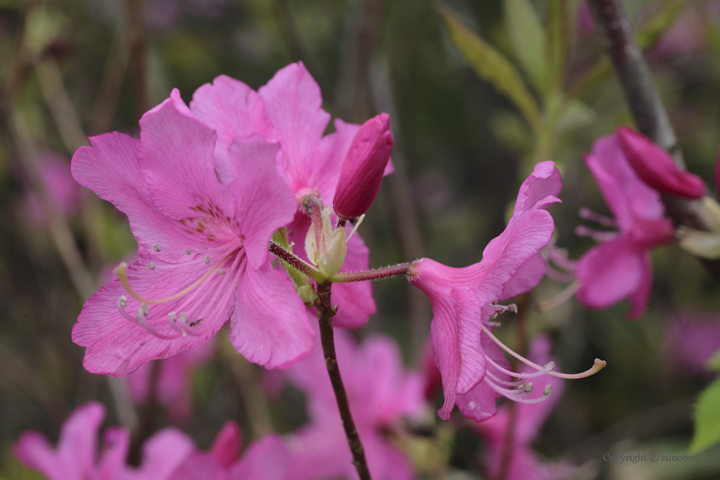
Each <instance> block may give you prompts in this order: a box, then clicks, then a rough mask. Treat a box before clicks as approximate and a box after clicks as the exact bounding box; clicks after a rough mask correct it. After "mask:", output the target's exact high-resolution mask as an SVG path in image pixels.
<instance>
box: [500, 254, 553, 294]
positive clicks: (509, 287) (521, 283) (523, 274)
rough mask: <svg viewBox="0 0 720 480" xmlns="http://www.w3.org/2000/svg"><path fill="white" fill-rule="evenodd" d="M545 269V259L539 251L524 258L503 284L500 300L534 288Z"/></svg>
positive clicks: (543, 274)
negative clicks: (523, 261)
mask: <svg viewBox="0 0 720 480" xmlns="http://www.w3.org/2000/svg"><path fill="white" fill-rule="evenodd" d="M546 269H547V265H546V264H545V259H544V258H543V256H542V254H540V253H536V254H535V255H533V256H532V257H530V258H528V259H527V260H525V263H523V264H522V265H521V266H520V268H519V269H518V270H517V272H515V274H514V275H513V276H512V277H511V278H510V280H508V282H507V283H506V284H505V288H504V289H503V293H502V295H501V297H500V300H501V301H502V300H509V299H511V298H513V297H517V296H518V295H520V294H523V293H525V292H529V291H530V290H532V289H533V288H535V287H536V286H537V284H538V283H540V281H541V280H542V279H543V277H544V276H545V271H546Z"/></svg>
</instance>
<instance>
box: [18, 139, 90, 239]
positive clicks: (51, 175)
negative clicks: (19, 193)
mask: <svg viewBox="0 0 720 480" xmlns="http://www.w3.org/2000/svg"><path fill="white" fill-rule="evenodd" d="M38 160H39V162H40V167H41V171H40V177H41V181H42V182H43V186H44V188H45V190H46V193H47V194H48V195H49V197H50V200H51V201H52V202H53V204H54V205H55V206H56V207H57V208H58V209H59V210H60V212H61V213H62V214H64V215H65V216H71V215H74V214H75V213H77V212H78V209H79V208H80V188H79V187H78V184H77V183H76V182H75V180H73V178H72V175H71V174H70V162H68V161H67V159H66V158H64V157H61V156H60V155H57V154H55V153H50V152H48V153H44V154H42V155H40V156H39V157H38ZM22 210H23V216H26V218H28V219H29V220H30V221H31V222H32V223H34V224H35V225H45V224H47V222H48V213H47V212H46V211H45V208H44V207H43V204H42V201H41V200H40V197H39V196H38V194H37V193H35V192H33V191H32V190H31V189H30V188H29V187H28V191H27V193H26V194H25V200H24V202H23V205H22Z"/></svg>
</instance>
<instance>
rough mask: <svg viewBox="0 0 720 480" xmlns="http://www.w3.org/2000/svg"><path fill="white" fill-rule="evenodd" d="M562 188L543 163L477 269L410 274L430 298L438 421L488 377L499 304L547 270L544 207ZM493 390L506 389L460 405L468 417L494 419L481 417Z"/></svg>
mask: <svg viewBox="0 0 720 480" xmlns="http://www.w3.org/2000/svg"><path fill="white" fill-rule="evenodd" d="M560 188H561V179H560V173H559V172H558V171H557V169H556V168H555V165H554V163H553V162H542V163H539V164H538V165H536V167H535V170H534V171H533V173H532V174H531V175H530V176H529V177H528V178H527V179H526V180H525V182H523V185H522V186H521V188H520V192H519V194H518V198H517V202H516V203H515V209H514V211H513V216H512V218H511V219H510V222H509V223H508V226H507V227H506V228H505V231H504V232H503V233H502V234H500V236H498V237H497V238H495V239H493V240H492V241H491V242H490V243H489V244H488V245H487V247H486V248H485V250H484V251H483V258H482V260H481V261H480V263H477V264H475V265H471V266H469V267H465V268H452V267H448V266H445V265H442V264H440V263H438V262H435V261H434V260H430V259H427V258H426V259H421V260H419V261H418V262H417V263H416V264H415V265H414V266H413V267H412V268H411V269H410V271H409V277H410V281H411V282H412V284H413V285H415V286H416V287H418V288H420V289H421V290H422V291H423V292H424V293H425V294H426V295H427V296H428V298H429V299H430V304H431V306H432V309H433V320H432V324H431V327H430V335H431V341H432V347H433V354H434V356H435V363H436V364H437V366H438V369H439V370H440V374H441V375H442V384H443V393H444V396H445V402H444V404H443V406H442V408H440V410H439V411H438V415H440V418H442V419H445V420H447V419H449V418H450V414H451V412H452V409H453V407H454V405H455V403H456V400H457V396H458V395H465V394H468V393H469V392H471V391H472V390H473V389H474V388H475V387H476V386H478V385H479V384H480V382H482V381H483V379H485V378H486V371H487V365H488V364H489V363H490V364H491V362H492V361H494V360H493V359H492V358H491V357H492V356H494V354H492V355H491V352H492V351H486V346H487V345H488V343H487V339H484V338H483V337H484V335H483V333H482V327H483V322H488V321H489V320H490V318H491V316H493V315H495V314H496V313H498V312H500V311H503V310H504V309H505V308H504V307H500V306H497V305H495V302H498V301H500V300H503V299H507V298H510V297H511V296H513V295H516V294H517V293H520V292H522V291H526V290H527V289H529V288H532V287H533V286H534V285H535V284H536V283H537V282H538V281H539V280H540V278H541V277H542V273H544V269H545V265H544V262H541V260H542V258H541V257H539V256H538V255H539V252H540V250H541V249H542V248H543V247H545V246H546V245H547V244H548V243H549V242H550V239H551V238H552V234H553V230H554V224H553V220H552V217H551V216H550V214H549V213H548V212H547V211H546V209H547V208H548V207H549V206H550V205H551V204H553V203H554V202H557V201H559V200H558V199H557V198H556V195H558V194H559V193H560ZM493 387H497V388H494V389H493ZM490 390H494V391H495V393H499V392H502V391H504V390H503V389H502V387H500V386H498V385H497V382H494V381H493V380H492V379H490V378H488V382H484V385H483V386H481V387H480V389H478V390H476V391H474V392H473V394H472V395H471V397H472V398H465V399H461V401H460V402H459V405H460V404H461V403H462V406H461V410H463V413H466V414H468V415H469V416H474V417H478V418H479V417H486V416H488V415H491V414H492V413H494V412H489V413H488V412H485V411H481V410H486V409H485V407H484V406H485V405H490V403H491V402H490V401H489V399H490V397H491V396H492V403H493V405H492V406H490V407H488V408H491V409H494V396H495V394H493V393H490ZM475 397H477V398H475ZM465 400H466V401H465ZM481 400H482V401H481ZM475 407H477V411H475V412H473V410H476V409H475Z"/></svg>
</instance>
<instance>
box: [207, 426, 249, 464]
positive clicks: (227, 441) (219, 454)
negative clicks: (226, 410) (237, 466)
mask: <svg viewBox="0 0 720 480" xmlns="http://www.w3.org/2000/svg"><path fill="white" fill-rule="evenodd" d="M241 450H242V433H241V432H240V427H239V426H238V424H237V423H235V422H233V421H232V420H228V421H226V422H225V424H224V425H223V426H222V428H221V429H220V432H219V433H218V434H217V436H216V437H215V440H213V443H212V445H211V446H210V453H211V454H212V456H213V457H215V459H216V460H217V461H218V462H219V463H220V465H222V467H223V468H224V469H225V470H227V469H229V468H230V466H231V465H232V464H233V463H235V461H236V460H237V459H238V458H240V451H241Z"/></svg>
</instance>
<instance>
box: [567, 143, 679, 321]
mask: <svg viewBox="0 0 720 480" xmlns="http://www.w3.org/2000/svg"><path fill="white" fill-rule="evenodd" d="M585 164H586V165H587V167H588V169H590V172H591V173H592V174H593V177H595V181H596V182H597V184H598V187H599V188H600V192H601V193H602V196H603V198H604V199H605V203H607V205H608V207H609V208H610V211H611V212H612V213H613V215H614V216H615V222H613V223H616V225H617V228H618V229H619V232H608V231H604V232H594V231H591V230H590V229H587V228H579V229H578V233H582V232H584V233H585V234H587V235H589V236H592V237H594V238H595V239H596V240H598V241H600V242H601V243H600V244H599V245H597V246H595V247H593V248H592V249H590V250H589V251H588V252H587V253H585V255H583V256H582V257H581V258H580V259H579V260H578V263H577V268H576V270H575V275H576V277H577V279H578V280H579V281H580V286H579V288H578V291H577V294H576V297H577V299H578V300H579V301H580V303H582V304H583V305H585V306H586V307H588V308H594V309H604V308H607V307H609V306H611V305H613V304H615V303H617V302H619V301H620V300H622V299H624V298H629V300H630V304H631V305H632V309H631V311H630V313H629V314H628V318H630V319H634V318H637V317H639V316H640V315H642V313H643V312H644V311H645V306H646V305H647V302H648V298H649V297H650V290H651V288H652V265H651V263H650V251H651V250H652V249H653V248H655V247H657V246H659V245H662V244H665V243H669V242H671V241H672V240H673V237H674V228H673V225H672V222H671V221H670V220H669V219H667V218H665V207H664V206H663V204H662V202H661V200H660V195H659V194H658V192H657V191H655V190H653V189H652V188H650V187H649V186H647V185H646V184H645V183H644V182H643V181H642V180H641V179H640V177H638V175H637V174H636V173H635V171H634V170H633V169H632V168H631V167H630V163H629V162H628V159H627V157H626V156H625V155H624V154H623V150H622V149H621V147H620V142H619V140H618V136H617V135H611V136H607V137H603V138H600V139H598V140H596V141H595V143H594V144H593V151H592V153H591V154H588V155H586V156H585ZM608 220H610V221H611V222H612V220H611V219H608Z"/></svg>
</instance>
